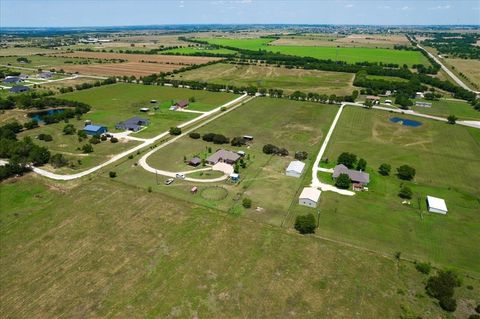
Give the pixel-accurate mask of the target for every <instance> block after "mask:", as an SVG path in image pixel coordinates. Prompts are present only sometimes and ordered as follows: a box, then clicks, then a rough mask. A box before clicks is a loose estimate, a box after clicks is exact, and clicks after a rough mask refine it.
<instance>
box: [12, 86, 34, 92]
mask: <svg viewBox="0 0 480 319" xmlns="http://www.w3.org/2000/svg"><path fill="white" fill-rule="evenodd" d="M29 90H30V88H29V87H28V86H25V85H17V86H14V87H12V88H11V89H10V90H9V91H10V92H11V93H22V92H27V91H29Z"/></svg>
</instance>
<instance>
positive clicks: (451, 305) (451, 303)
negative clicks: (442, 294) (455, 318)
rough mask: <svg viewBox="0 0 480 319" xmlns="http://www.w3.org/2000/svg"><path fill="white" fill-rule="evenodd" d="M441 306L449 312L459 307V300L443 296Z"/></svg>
mask: <svg viewBox="0 0 480 319" xmlns="http://www.w3.org/2000/svg"><path fill="white" fill-rule="evenodd" d="M439 304H440V307H442V309H443V310H445V311H448V312H454V311H455V310H456V309H457V301H456V300H455V299H453V298H441V299H440V303H439Z"/></svg>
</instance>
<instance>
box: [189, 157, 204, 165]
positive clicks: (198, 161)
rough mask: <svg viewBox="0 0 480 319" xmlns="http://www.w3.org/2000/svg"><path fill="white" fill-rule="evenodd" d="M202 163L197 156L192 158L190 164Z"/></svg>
mask: <svg viewBox="0 0 480 319" xmlns="http://www.w3.org/2000/svg"><path fill="white" fill-rule="evenodd" d="M201 162H202V160H201V159H200V158H199V157H197V156H195V157H194V158H192V159H191V160H190V163H192V164H200V163H201Z"/></svg>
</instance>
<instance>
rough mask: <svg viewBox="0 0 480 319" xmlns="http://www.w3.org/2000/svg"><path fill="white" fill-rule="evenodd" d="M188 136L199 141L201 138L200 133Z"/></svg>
mask: <svg viewBox="0 0 480 319" xmlns="http://www.w3.org/2000/svg"><path fill="white" fill-rule="evenodd" d="M188 136H190V137H191V138H193V139H194V140H198V139H199V138H200V133H197V132H192V133H190V134H188Z"/></svg>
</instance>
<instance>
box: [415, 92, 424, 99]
mask: <svg viewBox="0 0 480 319" xmlns="http://www.w3.org/2000/svg"><path fill="white" fill-rule="evenodd" d="M424 97H425V95H424V94H423V92H417V93H415V98H416V99H423V98H424Z"/></svg>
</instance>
